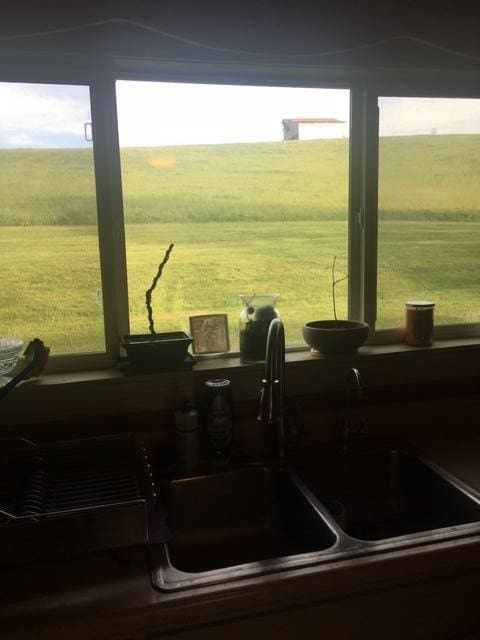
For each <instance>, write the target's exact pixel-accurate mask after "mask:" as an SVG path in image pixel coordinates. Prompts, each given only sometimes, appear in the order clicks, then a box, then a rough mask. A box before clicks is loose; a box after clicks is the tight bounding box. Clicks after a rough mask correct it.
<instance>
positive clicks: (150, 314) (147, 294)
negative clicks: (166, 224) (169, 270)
mask: <svg viewBox="0 0 480 640" xmlns="http://www.w3.org/2000/svg"><path fill="white" fill-rule="evenodd" d="M173 247H174V244H173V242H171V243H170V246H169V247H168V249H167V250H166V251H165V255H164V256H163V260H162V261H161V263H160V264H159V265H158V271H157V275H156V276H155V277H154V278H153V281H152V284H151V286H150V288H149V289H147V291H146V292H145V304H146V306H147V315H148V326H149V329H150V333H151V334H152V335H156V331H155V326H154V324H153V312H152V293H153V291H154V289H155V287H156V286H157V282H158V281H159V280H160V277H161V275H162V271H163V267H164V266H165V265H166V264H167V262H168V259H169V257H170V254H171V253H172V249H173Z"/></svg>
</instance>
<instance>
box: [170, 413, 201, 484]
mask: <svg viewBox="0 0 480 640" xmlns="http://www.w3.org/2000/svg"><path fill="white" fill-rule="evenodd" d="M175 430H176V444H177V460H178V470H179V471H180V472H181V473H192V472H193V471H196V470H197V469H198V468H199V466H200V421H199V417H198V410H197V409H195V408H194V407H192V405H191V404H190V403H189V402H186V403H185V405H184V406H183V407H182V408H181V409H178V410H177V411H176V412H175Z"/></svg>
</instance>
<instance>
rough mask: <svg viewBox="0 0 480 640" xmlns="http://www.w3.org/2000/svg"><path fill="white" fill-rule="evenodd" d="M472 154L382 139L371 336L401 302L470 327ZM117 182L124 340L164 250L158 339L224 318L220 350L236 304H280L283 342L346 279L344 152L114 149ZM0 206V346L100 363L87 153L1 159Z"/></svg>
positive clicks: (1, 154) (478, 271) (140, 320)
mask: <svg viewBox="0 0 480 640" xmlns="http://www.w3.org/2000/svg"><path fill="white" fill-rule="evenodd" d="M479 151H480V136H478V135H475V136H474V135H471V136H460V135H457V136H415V137H402V138H399V137H396V138H382V139H381V141H380V193H379V202H380V218H381V220H380V224H379V256H378V320H379V326H381V327H392V326H401V325H402V324H403V322H404V317H403V316H404V302H405V300H407V299H409V298H429V299H433V300H435V301H436V303H437V306H436V310H435V314H436V315H435V318H436V322H437V323H452V322H473V321H477V322H478V319H479V315H480V312H479V309H480V305H479V291H480V280H479V278H480V257H479V256H480V252H479V251H478V238H479V237H480V225H479V223H480V214H479V209H480V161H479V158H480V154H479ZM122 170H123V176H122V177H123V189H124V200H125V212H126V220H127V228H126V236H127V259H128V277H129V302H130V319H131V328H132V331H133V332H144V331H145V330H146V329H147V326H146V319H145V310H144V292H145V289H146V288H147V287H148V286H149V284H150V282H151V279H152V276H153V273H154V272H155V268H156V266H157V265H158V262H159V260H160V258H161V257H162V255H163V252H164V250H165V248H166V246H167V245H168V243H169V242H170V241H173V242H175V244H176V246H175V252H174V255H173V257H172V260H171V262H170V263H169V265H168V268H167V269H166V271H165V274H164V276H163V277H162V282H161V286H160V287H159V288H158V290H156V292H155V296H154V301H153V303H154V309H155V314H156V319H157V322H156V326H157V327H158V328H159V329H160V330H169V329H178V328H185V329H188V316H189V315H195V314H200V313H228V315H229V321H230V332H231V342H232V345H235V344H236V343H237V333H238V313H239V298H238V294H239V293H249V292H252V293H254V292H255V291H256V292H277V293H280V294H281V298H280V302H279V309H280V312H281V315H282V318H283V320H284V322H285V328H286V335H287V340H288V342H297V343H299V342H302V338H301V327H302V324H303V323H304V322H305V321H307V320H313V319H319V318H329V317H331V315H332V305H331V291H330V267H331V263H332V259H333V256H335V255H337V256H338V258H339V259H338V263H337V264H338V275H342V274H344V273H345V272H346V269H347V264H346V262H347V196H348V188H347V187H348V184H347V183H348V141H346V140H325V141H322V140H317V141H301V142H298V141H294V142H287V143H283V142H280V143H262V144H260V143H259V144H241V145H227V144H226V145H218V146H215V147H207V146H200V145H199V146H191V147H170V148H161V149H160V148H135V149H124V150H123V151H122ZM0 194H1V198H0V226H1V227H3V228H2V229H1V232H0V255H1V256H2V258H3V261H2V282H4V283H7V284H6V286H2V288H1V289H0V329H1V331H0V333H2V334H7V335H9V334H11V335H17V336H19V337H22V338H23V339H30V338H32V337H34V336H35V335H38V336H40V337H42V338H43V339H45V340H46V342H47V343H48V344H49V345H50V346H51V347H52V352H53V353H62V352H63V353H64V352H81V351H91V350H95V349H98V350H102V349H103V348H104V340H103V321H102V309H101V302H100V287H101V282H100V267H99V256H98V240H97V233H96V227H95V223H96V208H95V196H94V176H93V161H92V152H91V150H89V149H87V150H81V149H78V150H77V149H74V150H61V149H58V150H55V149H53V150H31V149H24V150H0ZM220 221H221V222H222V224H221V225H220V224H219V222H220ZM346 292H347V283H343V284H341V285H339V288H338V313H339V316H340V317H345V315H346Z"/></svg>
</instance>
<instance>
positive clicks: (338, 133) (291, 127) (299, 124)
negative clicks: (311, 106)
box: [282, 118, 348, 140]
mask: <svg viewBox="0 0 480 640" xmlns="http://www.w3.org/2000/svg"><path fill="white" fill-rule="evenodd" d="M282 125H283V139H284V140H318V139H325V138H346V137H347V136H348V131H347V125H346V122H345V120H338V119H337V118H285V119H284V120H282Z"/></svg>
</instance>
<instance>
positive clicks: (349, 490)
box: [298, 449, 480, 541]
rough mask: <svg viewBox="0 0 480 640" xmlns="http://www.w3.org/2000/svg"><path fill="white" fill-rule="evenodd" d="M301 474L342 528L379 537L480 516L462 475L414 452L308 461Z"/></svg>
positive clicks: (373, 538)
mask: <svg viewBox="0 0 480 640" xmlns="http://www.w3.org/2000/svg"><path fill="white" fill-rule="evenodd" d="M298 471H299V475H300V477H301V478H302V480H303V481H304V482H305V484H306V485H307V486H308V487H309V488H310V489H311V490H312V491H313V493H314V494H315V495H316V496H317V497H318V498H319V499H320V500H321V501H322V502H324V504H325V505H326V507H327V508H329V505H334V508H335V509H336V510H337V512H338V510H339V506H340V505H342V506H343V509H344V513H343V514H342V515H341V517H340V518H337V520H338V522H339V524H340V526H341V528H342V529H343V530H344V531H345V532H346V533H347V534H348V535H349V536H351V537H353V538H357V539H360V540H370V541H380V540H386V539H389V538H394V537H397V536H405V535H410V534H417V533H421V532H425V531H434V530H437V529H445V528H451V527H457V526H459V525H465V524H469V523H475V522H478V521H480V504H479V502H478V500H477V499H476V498H475V497H474V496H472V495H471V494H470V493H469V492H467V489H466V487H463V486H462V485H461V484H460V483H459V482H458V481H456V480H455V479H454V478H452V477H451V476H449V475H448V474H446V473H445V472H444V471H443V470H441V469H439V468H438V467H436V466H434V465H432V464H431V463H427V462H424V461H422V460H421V459H420V458H418V457H417V456H416V455H414V454H413V453H409V452H405V451H401V450H395V449H388V450H384V451H378V452H373V453H365V454H356V455H355V454H353V455H344V456H338V457H333V458H327V459H324V460H322V461H319V462H316V463H315V464H304V465H302V466H301V467H300V468H299V470H298Z"/></svg>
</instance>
